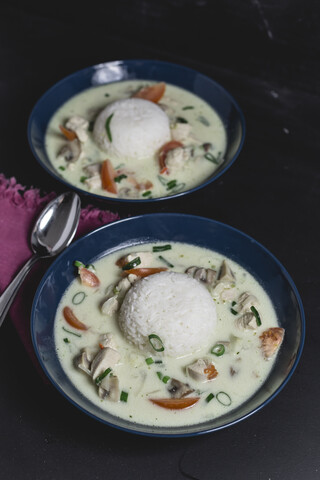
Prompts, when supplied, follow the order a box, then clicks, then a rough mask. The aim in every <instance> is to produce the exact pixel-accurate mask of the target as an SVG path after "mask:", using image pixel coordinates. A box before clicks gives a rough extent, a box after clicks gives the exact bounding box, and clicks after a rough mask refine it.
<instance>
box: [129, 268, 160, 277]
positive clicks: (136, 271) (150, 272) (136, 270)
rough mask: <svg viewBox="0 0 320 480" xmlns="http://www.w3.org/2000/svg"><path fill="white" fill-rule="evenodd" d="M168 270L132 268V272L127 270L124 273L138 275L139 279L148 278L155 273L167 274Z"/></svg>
mask: <svg viewBox="0 0 320 480" xmlns="http://www.w3.org/2000/svg"><path fill="white" fill-rule="evenodd" d="M166 270H168V269H167V268H165V267H155V268H131V270H125V271H124V272H123V273H124V274H125V275H129V274H130V273H132V274H133V275H137V276H138V277H148V276H149V275H154V274H155V273H160V272H165V271H166Z"/></svg>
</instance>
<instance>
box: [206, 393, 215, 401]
mask: <svg viewBox="0 0 320 480" xmlns="http://www.w3.org/2000/svg"><path fill="white" fill-rule="evenodd" d="M213 397H214V395H213V393H209V395H208V396H207V398H206V402H208V403H209V402H211V400H212V399H213Z"/></svg>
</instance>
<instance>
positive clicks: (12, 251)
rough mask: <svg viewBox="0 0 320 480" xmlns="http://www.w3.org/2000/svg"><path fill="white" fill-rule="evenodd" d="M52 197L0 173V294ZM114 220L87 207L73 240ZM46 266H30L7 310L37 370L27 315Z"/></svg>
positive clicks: (19, 263)
mask: <svg viewBox="0 0 320 480" xmlns="http://www.w3.org/2000/svg"><path fill="white" fill-rule="evenodd" d="M54 197H56V194H55V193H54V192H51V193H49V194H47V195H45V196H41V194H40V192H39V190H38V189H35V188H32V189H30V190H26V188H25V187H23V186H22V185H20V184H18V183H17V181H16V180H15V178H10V179H7V178H5V176H4V175H3V174H0V272H1V275H0V294H1V293H2V292H3V291H4V290H5V288H6V287H7V286H8V285H9V283H10V282H11V280H12V279H13V278H14V276H15V274H16V273H17V272H18V271H19V269H20V268H21V267H22V266H23V265H24V263H25V262H26V261H27V260H28V259H29V258H30V257H31V256H32V250H31V247H30V244H29V239H30V234H31V230H32V228H33V225H34V223H35V221H36V219H37V217H38V215H39V214H40V212H41V210H42V209H43V208H44V206H45V205H46V204H47V203H48V202H49V201H50V200H52V199H53V198H54ZM118 219H119V216H118V214H117V213H112V212H110V211H107V210H99V209H98V208H94V207H92V206H88V207H86V208H85V209H82V210H81V216H80V222H79V226H78V230H77V233H76V236H75V238H79V237H81V236H83V235H85V234H86V233H88V232H90V231H92V230H94V229H95V228H98V227H101V226H102V225H105V224H107V223H110V222H113V221H115V220H118ZM49 265H50V261H49V260H46V259H44V260H41V261H39V262H38V264H36V265H35V266H34V267H33V269H32V270H31V272H30V273H29V274H28V277H27V279H26V280H25V282H24V283H23V285H22V287H21V289H20V290H19V293H18V295H17V297H16V299H15V301H14V303H13V304H12V306H11V309H10V311H9V316H10V318H11V320H12V322H13V325H14V326H15V328H16V330H17V332H18V334H19V336H20V338H21V340H22V342H23V344H24V346H25V348H26V350H27V352H28V354H29V355H30V357H31V358H32V360H33V361H34V363H35V365H36V366H37V367H38V368H40V366H39V364H38V361H37V359H36V356H35V353H34V350H33V346H32V342H31V336H30V313H31V307H32V301H33V297H34V294H35V292H36V289H37V286H38V284H39V282H40V280H41V278H42V276H43V274H44V273H45V271H46V269H47V268H48V266H49Z"/></svg>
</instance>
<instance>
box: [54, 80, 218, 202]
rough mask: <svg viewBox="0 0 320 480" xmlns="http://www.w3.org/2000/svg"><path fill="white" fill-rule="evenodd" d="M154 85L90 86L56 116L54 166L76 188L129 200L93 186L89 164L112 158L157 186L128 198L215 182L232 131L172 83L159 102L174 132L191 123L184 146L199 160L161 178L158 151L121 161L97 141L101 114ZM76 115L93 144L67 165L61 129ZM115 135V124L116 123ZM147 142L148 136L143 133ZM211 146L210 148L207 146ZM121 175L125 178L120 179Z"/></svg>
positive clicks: (118, 167)
mask: <svg viewBox="0 0 320 480" xmlns="http://www.w3.org/2000/svg"><path fill="white" fill-rule="evenodd" d="M152 83H153V82H149V81H148V82H144V81H141V80H135V81H125V82H117V83H113V84H109V85H103V86H99V87H94V88H90V89H88V90H86V91H84V92H82V93H80V94H79V95H76V96H74V97H72V98H71V99H70V100H68V101H67V102H66V103H65V104H64V105H63V106H62V107H61V108H60V109H59V110H57V112H56V113H55V114H54V116H53V117H52V119H51V121H50V123H49V126H48V128H47V133H46V139H45V142H46V150H47V153H48V156H49V159H50V160H51V163H52V165H53V166H54V168H55V169H56V170H57V172H58V173H59V175H60V176H61V177H63V178H64V179H66V180H67V181H68V182H69V183H71V184H72V185H75V186H76V187H78V188H81V189H83V190H86V191H90V192H92V193H95V194H97V195H104V196H109V197H117V196H124V197H126V195H125V194H121V195H120V194H119V195H117V194H113V193H110V192H109V191H107V190H104V189H103V188H102V187H101V185H100V186H98V187H96V185H95V186H94V187H92V186H90V185H89V184H88V179H87V177H86V173H85V171H84V170H83V169H84V168H85V167H86V166H88V165H90V164H94V163H97V162H103V161H104V160H105V159H107V158H108V159H109V160H111V162H112V165H113V167H114V168H115V169H116V170H119V172H120V173H121V171H123V169H126V168H127V169H129V170H130V171H133V172H134V174H135V178H136V179H137V180H138V181H139V182H140V181H141V182H145V181H146V180H149V181H151V182H152V184H153V186H152V187H151V188H149V187H148V189H147V190H146V189H144V190H141V191H140V192H137V191H135V190H132V189H131V191H130V192H129V193H128V194H127V197H128V198H131V197H133V198H142V199H143V198H156V197H162V196H168V195H172V194H175V193H178V192H180V191H184V190H188V189H190V188H193V187H196V186H197V185H199V184H201V183H202V182H204V181H205V180H206V179H207V178H209V177H210V176H211V175H212V174H213V172H214V171H215V170H216V169H217V168H218V166H219V165H220V164H221V163H223V156H224V153H225V150H226V132H225V129H224V126H223V124H222V121H221V119H220V117H219V116H218V115H217V113H216V112H215V111H214V110H213V109H212V108H211V107H210V105H209V104H207V103H206V102H205V101H204V100H202V99H200V98H199V97H198V96H196V95H194V94H193V93H190V92H188V91H187V90H184V89H181V88H178V87H176V86H173V85H170V84H169V85H168V84H167V85H166V90H165V94H164V96H163V98H162V99H161V100H160V102H159V106H162V107H163V109H164V111H165V112H166V114H167V115H168V117H169V121H170V127H171V132H173V130H174V129H175V128H176V126H177V125H178V124H180V126H181V124H184V125H186V124H189V125H190V127H191V129H190V134H189V135H188V138H187V139H186V140H183V141H182V143H183V144H184V146H186V147H188V146H190V148H191V147H192V148H194V153H193V154H192V155H193V157H192V158H191V159H189V161H187V162H186V163H185V164H184V166H183V168H180V167H179V169H178V170H175V171H171V172H169V174H168V175H167V174H166V175H160V174H159V173H160V168H159V158H158V152H155V154H154V156H153V157H152V158H147V159H144V160H143V161H141V159H139V158H131V159H129V160H128V159H126V158H120V157H119V156H114V155H113V154H112V153H106V152H104V151H102V150H101V149H100V148H99V147H98V145H97V144H96V143H95V141H94V139H93V136H92V128H93V123H94V120H95V118H96V117H97V115H98V113H99V112H100V111H101V110H102V109H104V108H105V107H106V106H107V105H108V104H110V103H112V102H114V101H116V100H121V99H126V98H130V96H131V95H132V93H133V92H135V91H136V90H137V89H139V87H141V86H142V85H146V84H148V85H152ZM73 115H80V116H81V117H84V118H85V119H86V120H88V121H89V131H88V137H89V138H88V140H87V141H86V142H85V143H84V144H82V153H81V156H80V158H79V159H78V160H77V161H76V162H66V161H65V159H64V158H63V157H62V156H61V155H59V152H60V151H61V149H62V147H63V146H64V145H66V139H65V138H64V136H63V135H62V133H61V131H60V129H59V125H65V123H66V121H67V120H68V119H69V118H70V117H72V116H73ZM110 129H111V131H112V123H110ZM141 135H142V141H143V132H141ZM204 144H207V145H208V144H210V145H211V146H210V150H209V151H207V147H206V149H203V148H202V145H204ZM119 176H120V175H119ZM117 187H118V190H119V189H120V188H121V187H132V185H130V184H129V183H128V182H127V181H126V180H121V181H120V182H119V183H117Z"/></svg>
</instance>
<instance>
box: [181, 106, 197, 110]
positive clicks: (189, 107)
mask: <svg viewBox="0 0 320 480" xmlns="http://www.w3.org/2000/svg"><path fill="white" fill-rule="evenodd" d="M193 108H194V107H193V106H192V105H187V106H186V107H183V109H182V110H192V109H193Z"/></svg>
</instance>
